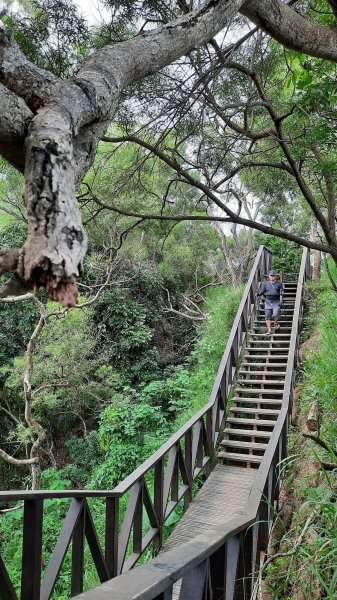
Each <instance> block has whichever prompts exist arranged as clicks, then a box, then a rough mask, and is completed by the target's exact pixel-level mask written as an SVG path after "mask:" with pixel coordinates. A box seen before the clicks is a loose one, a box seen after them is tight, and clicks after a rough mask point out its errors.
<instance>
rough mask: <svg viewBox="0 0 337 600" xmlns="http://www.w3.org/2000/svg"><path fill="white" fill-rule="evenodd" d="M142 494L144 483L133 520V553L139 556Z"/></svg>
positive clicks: (142, 483)
mask: <svg viewBox="0 0 337 600" xmlns="http://www.w3.org/2000/svg"><path fill="white" fill-rule="evenodd" d="M143 492H144V482H143V481H142V482H141V489H140V492H139V494H138V500H137V504H136V508H135V512H134V519H133V551H134V552H135V554H139V555H140V554H141V552H142V531H143Z"/></svg>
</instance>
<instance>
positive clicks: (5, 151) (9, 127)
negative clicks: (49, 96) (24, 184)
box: [0, 83, 33, 172]
mask: <svg viewBox="0 0 337 600" xmlns="http://www.w3.org/2000/svg"><path fill="white" fill-rule="evenodd" d="M0 106H1V110H0V154H1V156H3V157H4V158H5V159H6V160H7V161H8V162H9V163H11V164H12V165H13V166H14V167H15V168H16V169H18V170H19V171H21V172H23V170H24V165H25V158H24V151H23V146H24V142H25V135H26V132H27V129H28V125H29V122H30V121H31V119H32V117H33V113H32V112H31V110H30V109H29V108H28V106H27V104H26V103H25V101H24V100H23V99H22V98H20V97H18V96H16V94H14V93H13V92H11V91H10V90H8V89H7V88H6V87H5V86H4V85H2V84H1V83H0Z"/></svg>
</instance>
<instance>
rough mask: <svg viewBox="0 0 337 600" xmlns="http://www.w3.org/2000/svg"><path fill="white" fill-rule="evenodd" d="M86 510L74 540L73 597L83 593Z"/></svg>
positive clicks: (77, 524)
mask: <svg viewBox="0 0 337 600" xmlns="http://www.w3.org/2000/svg"><path fill="white" fill-rule="evenodd" d="M84 539H85V509H84V508H83V510H82V511H81V514H80V516H79V518H78V520H77V523H76V526H75V529H74V533H73V540H72V557H71V596H76V595H77V594H80V593H81V592H83V572H84Z"/></svg>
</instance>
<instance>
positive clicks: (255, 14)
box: [240, 0, 337, 62]
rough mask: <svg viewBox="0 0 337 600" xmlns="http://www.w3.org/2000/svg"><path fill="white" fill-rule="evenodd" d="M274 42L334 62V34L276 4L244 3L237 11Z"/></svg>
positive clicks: (336, 45) (336, 44) (336, 55)
mask: <svg viewBox="0 0 337 600" xmlns="http://www.w3.org/2000/svg"><path fill="white" fill-rule="evenodd" d="M240 12H241V13H242V14H243V15H245V16H246V17H248V18H249V19H250V20H251V21H253V23H255V25H258V26H259V27H261V29H263V30H264V31H265V32H266V33H268V34H269V35H270V36H271V37H273V38H274V39H275V40H277V41H278V42H280V44H282V45H283V46H286V47H287V48H292V49H293V50H297V51H298V52H303V53H304V54H309V55H310V56H317V57H318V58H325V59H329V60H333V61H335V62H337V31H336V29H331V28H330V27H328V26H327V25H321V24H320V23H317V22H315V21H311V20H310V19H308V18H305V17H303V16H302V15H300V14H299V13H298V12H297V11H296V10H294V9H293V8H291V7H290V6H287V4H284V3H283V2H281V1H280V0H246V2H245V3H244V6H243V7H242V9H241V11H240Z"/></svg>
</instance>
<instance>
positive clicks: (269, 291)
mask: <svg viewBox="0 0 337 600" xmlns="http://www.w3.org/2000/svg"><path fill="white" fill-rule="evenodd" d="M282 292H283V284H282V283H281V282H280V281H275V283H273V282H272V281H265V282H264V284H263V286H262V287H261V288H260V289H259V291H258V294H259V296H265V297H266V298H267V300H279V299H280V294H281V293H282Z"/></svg>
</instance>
